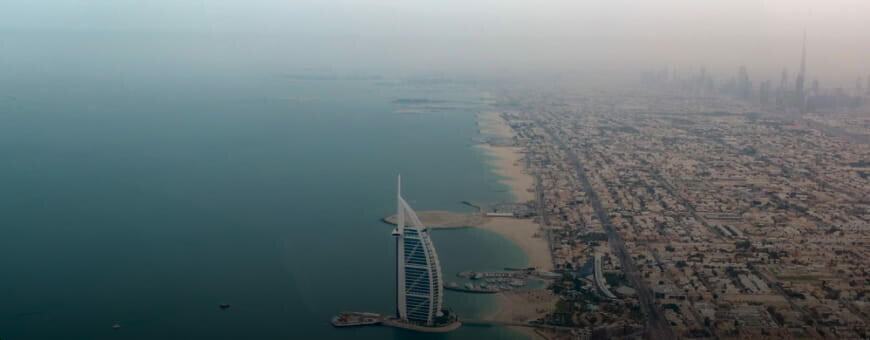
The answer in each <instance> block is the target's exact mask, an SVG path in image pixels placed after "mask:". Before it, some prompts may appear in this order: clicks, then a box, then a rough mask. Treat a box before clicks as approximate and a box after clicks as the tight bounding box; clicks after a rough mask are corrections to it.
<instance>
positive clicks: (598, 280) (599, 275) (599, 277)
mask: <svg viewBox="0 0 870 340" xmlns="http://www.w3.org/2000/svg"><path fill="white" fill-rule="evenodd" d="M595 284H596V285H598V289H600V290H601V292H602V293H604V296H607V297H608V298H611V299H615V298H616V295H613V293H611V292H610V289H607V280H605V279H604V273H603V272H602V271H601V254H600V253H595Z"/></svg>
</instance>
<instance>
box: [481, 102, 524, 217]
mask: <svg viewBox="0 0 870 340" xmlns="http://www.w3.org/2000/svg"><path fill="white" fill-rule="evenodd" d="M477 123H478V125H479V126H480V132H481V133H485V134H492V135H497V136H500V137H505V138H513V137H516V134H515V133H514V131H513V130H512V129H511V128H510V126H508V124H507V123H506V122H505V121H504V119H502V118H501V117H500V116H499V115H498V113H497V112H494V111H490V112H487V113H482V114H479V115H478V120H477ZM476 147H478V148H480V149H482V150H483V151H484V153H486V154H487V155H488V156H490V157H492V158H491V159H489V160H487V163H489V164H490V165H492V166H493V172H495V173H496V174H497V175H499V176H501V177H503V178H502V179H500V180H499V182H501V183H503V184H505V185H507V186H508V187H510V188H511V193H512V194H513V195H514V198H515V199H516V201H517V202H519V203H526V202H529V201H534V200H535V193H534V186H535V178H534V177H533V176H532V175H529V174H528V173H526V172H525V171H526V167H525V150H524V149H523V148H521V147H517V146H495V145H490V144H478V145H476Z"/></svg>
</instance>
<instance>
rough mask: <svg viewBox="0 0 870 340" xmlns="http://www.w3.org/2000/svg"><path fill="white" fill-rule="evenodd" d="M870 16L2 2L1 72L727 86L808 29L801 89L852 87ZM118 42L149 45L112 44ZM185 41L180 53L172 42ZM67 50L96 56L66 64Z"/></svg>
mask: <svg viewBox="0 0 870 340" xmlns="http://www.w3.org/2000/svg"><path fill="white" fill-rule="evenodd" d="M867 13H870V3H868V2H866V1H844V0H841V1H704V2H696V1H657V2H654V3H652V2H645V3H640V4H638V3H635V2H628V1H617V2H612V1H593V2H584V3H574V2H567V1H564V2H563V1H557V2H548V3H546V4H537V3H530V2H524V1H486V2H476V3H473V4H464V3H460V2H458V1H449V2H446V3H429V4H426V5H425V6H423V5H420V4H416V3H414V4H410V3H404V2H401V1H359V2H354V1H335V2H328V3H319V2H295V1H294V2H289V3H284V2H279V1H257V2H254V3H250V4H249V3H238V2H230V1H224V2H218V3H212V2H202V1H157V2H148V3H139V2H123V3H118V2H110V1H105V2H103V1H94V2H77V1H51V2H40V3H33V2H29V1H12V2H4V3H3V4H0V32H3V33H4V34H3V36H2V37H0V44H2V45H3V46H4V47H5V50H7V51H10V53H9V55H7V56H5V57H0V66H2V67H3V68H6V69H7V70H8V69H12V68H15V69H16V70H17V72H25V71H26V70H27V65H30V63H31V62H32V56H33V55H34V54H36V55H40V56H41V58H42V59H40V60H41V61H42V62H49V63H50V64H53V65H64V64H75V60H76V59H77V58H91V57H92V58H105V59H106V61H107V63H110V64H111V63H117V65H116V66H117V68H118V69H126V68H128V67H129V66H130V64H131V63H135V62H142V61H146V60H153V61H155V62H157V63H164V64H166V65H167V66H170V67H213V68H218V69H220V68H224V67H227V66H226V65H229V64H234V65H238V64H239V63H240V62H242V63H243V64H245V65H247V66H248V67H249V68H250V69H251V70H260V71H266V70H268V71H274V72H281V73H365V74H449V75H531V74H536V73H541V74H547V73H561V74H573V73H581V74H582V73H589V72H597V73H603V74H606V73H613V74H615V75H616V74H621V75H622V76H629V77H631V76H636V74H637V73H638V72H641V71H645V70H650V69H660V68H662V67H672V68H675V69H677V70H681V71H683V72H686V71H688V70H689V69H690V68H693V69H695V70H698V69H700V68H702V67H704V68H706V69H707V70H708V71H709V72H711V73H714V74H717V75H720V76H727V75H733V74H735V73H736V71H737V69H738V67H739V66H741V65H745V66H746V67H747V68H748V70H749V74H750V77H751V78H752V79H753V80H765V79H770V80H777V79H778V77H779V73H780V72H781V71H782V69H783V68H786V69H788V70H789V73H791V74H795V73H796V72H797V69H798V67H799V63H800V49H801V38H802V34H803V32H804V30H806V34H807V73H808V79H810V80H811V79H814V78H819V80H820V81H821V82H822V84H823V85H825V86H847V87H848V86H851V85H852V84H854V82H855V79H856V77H859V76H860V77H862V78H865V79H866V77H867V76H868V75H870V65H868V63H867V62H866V60H870V44H868V43H867V41H870V32H868V31H870V30H868V29H867V28H866V24H865V23H864V22H865V20H866V18H865V17H866V14H867ZM114 33H125V34H134V36H135V35H136V34H138V35H141V36H143V37H151V38H149V39H142V40H138V41H130V40H119V41H115V40H113V34H114ZM182 36H185V38H180V39H177V40H178V41H185V42H186V43H180V42H177V41H175V38H176V37H182ZM190 36H193V37H197V39H194V40H195V41H198V42H199V43H198V44H197V45H191V44H189V42H188V41H189V40H190V39H187V37H190ZM58 40H60V41H58ZM109 42H111V43H109ZM64 44H85V45H91V46H93V49H94V51H96V52H99V53H96V54H89V55H87V56H84V55H77V53H78V51H71V52H70V53H66V52H67V51H69V50H71V49H67V48H65V45H64ZM109 46H110V47H109ZM35 52H36V53H35ZM227 60H230V61H227ZM43 64H44V63H43ZM40 67H43V66H40Z"/></svg>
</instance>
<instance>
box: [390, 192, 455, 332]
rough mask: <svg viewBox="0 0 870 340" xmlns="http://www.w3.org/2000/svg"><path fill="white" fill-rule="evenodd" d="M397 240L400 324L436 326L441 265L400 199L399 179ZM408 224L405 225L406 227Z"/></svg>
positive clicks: (423, 229) (422, 229)
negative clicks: (401, 322)
mask: <svg viewBox="0 0 870 340" xmlns="http://www.w3.org/2000/svg"><path fill="white" fill-rule="evenodd" d="M397 191H398V192H397V195H396V196H397V197H396V198H397V205H398V212H397V215H396V218H397V221H396V222H397V225H396V229H394V230H393V236H395V237H396V303H397V309H398V311H397V313H398V317H399V319H400V320H401V321H403V322H407V323H411V324H416V325H421V326H436V325H438V324H440V323H442V320H441V319H443V318H444V313H443V312H442V310H441V300H442V296H444V294H443V293H444V292H443V285H442V278H441V264H440V263H439V262H438V255H437V254H436V253H435V247H434V246H433V245H432V240H431V239H430V238H429V233H428V231H427V230H426V227H425V226H423V224H422V223H421V222H420V219H419V218H417V214H416V213H415V212H414V210H412V209H411V206H409V205H408V202H405V200H404V199H403V198H402V178H401V176H399V178H398V190H397ZM406 221H407V223H408V224H407V225H405V223H406Z"/></svg>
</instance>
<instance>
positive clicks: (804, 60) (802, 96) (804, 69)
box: [795, 31, 807, 113]
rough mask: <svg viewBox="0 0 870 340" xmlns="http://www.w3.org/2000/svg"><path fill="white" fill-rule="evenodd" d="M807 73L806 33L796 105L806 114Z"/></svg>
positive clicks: (796, 90)
mask: <svg viewBox="0 0 870 340" xmlns="http://www.w3.org/2000/svg"><path fill="white" fill-rule="evenodd" d="M806 72H807V32H806V31H804V39H803V44H802V45H801V70H800V73H798V75H797V78H795V105H796V106H797V108H798V111H800V112H801V113H803V112H804V109H805V107H804V106H805V105H804V104H805V103H806V94H805V93H804V79H806Z"/></svg>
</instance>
